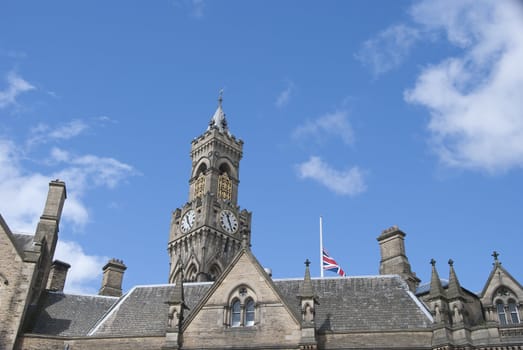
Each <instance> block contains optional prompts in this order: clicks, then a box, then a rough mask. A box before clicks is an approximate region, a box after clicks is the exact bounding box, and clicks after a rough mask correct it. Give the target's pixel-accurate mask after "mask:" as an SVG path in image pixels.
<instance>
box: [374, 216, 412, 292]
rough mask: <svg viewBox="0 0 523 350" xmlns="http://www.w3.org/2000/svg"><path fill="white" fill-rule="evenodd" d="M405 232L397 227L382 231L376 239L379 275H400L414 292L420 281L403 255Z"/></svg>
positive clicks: (404, 254) (405, 255)
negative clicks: (378, 255)
mask: <svg viewBox="0 0 523 350" xmlns="http://www.w3.org/2000/svg"><path fill="white" fill-rule="evenodd" d="M405 236H406V234H405V232H403V231H401V230H400V229H399V228H398V226H392V227H389V228H388V229H386V230H383V232H382V233H381V235H380V236H379V237H378V238H377V240H378V242H379V244H380V252H381V261H380V275H390V274H395V275H400V276H401V277H402V278H403V279H404V280H405V282H407V284H408V285H409V289H410V290H411V291H412V292H414V291H415V290H416V288H417V286H418V285H419V282H420V279H419V278H418V277H416V274H415V273H414V272H412V270H411V268H410V263H409V259H408V258H407V254H406V253H405V241H404V239H405Z"/></svg>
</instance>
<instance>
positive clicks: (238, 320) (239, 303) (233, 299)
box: [225, 286, 256, 327]
mask: <svg viewBox="0 0 523 350" xmlns="http://www.w3.org/2000/svg"><path fill="white" fill-rule="evenodd" d="M255 298H256V296H255V294H254V292H253V291H252V290H251V289H250V288H248V287H245V286H241V287H238V288H236V290H235V291H234V292H233V293H232V295H231V296H230V298H229V303H228V307H227V308H226V315H225V319H226V320H227V321H226V325H228V326H229V327H253V326H255V325H256V301H255Z"/></svg>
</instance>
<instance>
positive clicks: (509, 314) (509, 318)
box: [494, 286, 521, 326]
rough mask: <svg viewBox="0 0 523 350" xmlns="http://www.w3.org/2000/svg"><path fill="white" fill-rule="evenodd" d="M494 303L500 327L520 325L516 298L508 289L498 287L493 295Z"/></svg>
mask: <svg viewBox="0 0 523 350" xmlns="http://www.w3.org/2000/svg"><path fill="white" fill-rule="evenodd" d="M494 303H495V305H496V312H497V315H498V321H499V324H500V326H507V325H514V324H519V323H521V317H520V314H519V302H518V300H517V296H516V294H514V292H512V291H511V290H510V289H509V288H507V287H504V286H502V287H500V288H499V289H498V290H497V291H496V293H495V297H494Z"/></svg>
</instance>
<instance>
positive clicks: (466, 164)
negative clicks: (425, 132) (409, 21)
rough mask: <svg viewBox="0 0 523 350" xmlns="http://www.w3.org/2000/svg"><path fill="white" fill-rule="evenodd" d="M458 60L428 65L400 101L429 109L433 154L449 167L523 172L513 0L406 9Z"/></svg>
mask: <svg viewBox="0 0 523 350" xmlns="http://www.w3.org/2000/svg"><path fill="white" fill-rule="evenodd" d="M411 14H412V16H413V19H414V20H415V21H416V22H417V23H419V24H420V25H422V26H424V28H425V29H426V30H430V31H433V32H443V33H445V34H446V37H447V39H448V40H449V41H450V43H452V44H454V45H456V46H458V47H459V48H461V49H462V52H461V54H460V55H457V56H455V57H448V58H446V59H444V60H443V61H441V62H439V63H437V64H434V65H431V66H428V67H425V68H424V69H423V70H422V72H421V73H420V75H419V76H418V78H417V81H416V84H415V86H414V87H413V88H412V89H410V90H407V91H406V92H405V100H406V101H407V102H409V103H413V104H419V105H421V106H424V107H426V108H427V109H428V110H429V111H430V117H431V120H430V123H429V126H428V128H429V131H430V133H431V135H432V144H433V146H434V150H435V152H436V153H437V155H438V156H439V158H440V159H441V161H442V162H443V163H444V164H446V165H449V166H454V167H462V168H469V169H481V170H486V171H488V172H492V173H494V172H500V171H506V170H508V169H510V168H514V167H523V95H522V91H523V69H522V66H521V63H522V62H523V9H522V7H521V6H520V4H518V3H516V2H515V1H476V0H470V1H453V0H447V1H438V2H431V1H423V2H421V3H419V4H418V5H416V6H414V7H413V8H412V10H411Z"/></svg>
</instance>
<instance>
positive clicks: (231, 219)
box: [220, 210, 238, 233]
mask: <svg viewBox="0 0 523 350" xmlns="http://www.w3.org/2000/svg"><path fill="white" fill-rule="evenodd" d="M220 224H221V225H222V228H223V229H224V230H225V231H227V232H229V233H234V232H236V231H237V230H238V219H236V216H235V215H234V214H233V213H232V212H231V211H230V210H222V212H221V213H220Z"/></svg>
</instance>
